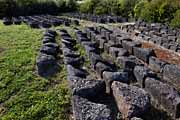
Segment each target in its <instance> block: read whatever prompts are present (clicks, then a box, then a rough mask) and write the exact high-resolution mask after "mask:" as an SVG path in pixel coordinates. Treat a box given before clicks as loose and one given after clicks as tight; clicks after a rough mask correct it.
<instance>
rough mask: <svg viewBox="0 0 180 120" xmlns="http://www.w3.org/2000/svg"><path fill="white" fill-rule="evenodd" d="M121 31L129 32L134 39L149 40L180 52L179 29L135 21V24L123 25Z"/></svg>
mask: <svg viewBox="0 0 180 120" xmlns="http://www.w3.org/2000/svg"><path fill="white" fill-rule="evenodd" d="M121 28H122V30H123V31H125V32H128V33H130V34H131V35H132V36H133V37H134V38H135V39H138V40H143V41H149V42H151V43H154V44H156V45H159V46H161V47H163V48H166V49H169V50H172V51H174V52H177V53H180V30H179V29H178V28H177V29H172V28H170V27H169V26H167V25H163V24H159V23H152V24H148V23H145V22H136V24H135V25H124V26H123V27H121Z"/></svg>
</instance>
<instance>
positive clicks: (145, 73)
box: [110, 41, 180, 117]
mask: <svg viewBox="0 0 180 120" xmlns="http://www.w3.org/2000/svg"><path fill="white" fill-rule="evenodd" d="M131 42H132V41H131ZM128 43H130V41H128ZM128 43H125V44H126V45H122V46H123V47H124V48H125V49H127V50H128V52H129V53H131V54H132V53H133V54H134V55H135V56H136V57H138V58H140V59H141V60H143V61H145V62H147V63H148V64H149V66H150V67H151V68H152V69H153V70H154V71H155V72H163V76H164V77H167V78H168V80H169V81H170V80H171V82H172V79H173V80H175V81H173V82H174V83H175V84H176V86H178V84H179V78H180V77H179V74H178V71H179V68H178V66H176V65H169V64H167V63H165V62H163V61H161V60H159V59H158V58H156V57H153V51H152V50H149V49H143V48H138V47H136V46H135V44H131V43H130V44H128ZM133 45H134V46H133ZM124 48H123V49H124ZM110 49H111V47H110ZM117 49H118V48H117ZM121 49H122V48H121ZM110 53H112V52H110ZM118 62H119V63H120V64H122V65H123V68H124V69H125V70H126V71H127V70H129V71H130V72H133V73H134V75H135V78H136V79H137V80H138V83H140V85H141V86H142V87H145V79H146V78H147V77H153V78H156V74H155V73H154V72H152V71H151V70H150V69H149V68H147V67H145V66H142V64H141V63H140V62H138V60H137V59H136V58H133V57H127V56H123V57H120V56H119V57H118ZM138 64H139V65H141V66H136V65H138ZM166 67H167V68H166ZM170 68H171V70H172V71H171V72H170V71H169V69H170ZM167 72H169V74H168V73H167ZM166 73H167V74H166ZM171 73H172V74H171ZM170 74H171V75H170ZM167 78H164V79H165V80H167ZM158 82H159V81H158ZM162 84H164V83H162ZM166 85H168V84H166ZM170 87H171V88H173V87H172V86H170ZM149 92H150V93H151V92H152V91H149ZM173 93H174V94H176V95H177V96H176V97H177V98H175V99H179V97H178V94H177V91H176V90H174V91H173ZM158 101H159V103H160V104H162V106H165V104H163V103H162V101H169V100H168V99H166V98H165V97H164V98H163V99H162V100H161V99H160V98H158ZM169 102H170V101H169ZM174 104H175V103H172V104H169V106H168V107H170V106H171V107H172V106H173V105H174ZM165 107H166V106H165ZM174 108H177V109H176V110H175V111H172V109H171V110H170V109H167V111H168V112H169V113H170V114H172V116H173V117H178V116H179V113H178V111H179V103H178V104H176V105H175V107H174ZM176 113H177V114H176Z"/></svg>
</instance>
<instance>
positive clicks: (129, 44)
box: [122, 41, 141, 54]
mask: <svg viewBox="0 0 180 120" xmlns="http://www.w3.org/2000/svg"><path fill="white" fill-rule="evenodd" d="M122 46H123V48H125V49H126V50H128V52H129V53H130V54H133V48H134V47H141V43H139V42H134V41H132V42H130V41H122Z"/></svg>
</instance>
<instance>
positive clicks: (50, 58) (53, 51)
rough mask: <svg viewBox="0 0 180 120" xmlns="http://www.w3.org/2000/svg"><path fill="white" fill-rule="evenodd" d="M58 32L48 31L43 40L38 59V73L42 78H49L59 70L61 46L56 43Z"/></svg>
mask: <svg viewBox="0 0 180 120" xmlns="http://www.w3.org/2000/svg"><path fill="white" fill-rule="evenodd" d="M56 36H57V33H56V31H53V30H46V31H45V33H44V36H43V40H42V43H43V44H42V46H41V48H40V53H39V56H38V58H37V61H36V63H37V71H38V74H39V75H40V76H42V77H48V76H51V75H53V74H55V73H56V72H57V71H58V70H59V64H58V58H57V55H58V54H59V53H60V49H59V45H58V44H57V43H56Z"/></svg>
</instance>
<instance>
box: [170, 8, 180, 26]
mask: <svg viewBox="0 0 180 120" xmlns="http://www.w3.org/2000/svg"><path fill="white" fill-rule="evenodd" d="M171 26H172V27H179V28H180V10H177V11H176V12H175V14H174V18H173V19H172V20H171Z"/></svg>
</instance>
